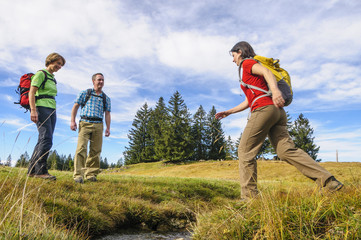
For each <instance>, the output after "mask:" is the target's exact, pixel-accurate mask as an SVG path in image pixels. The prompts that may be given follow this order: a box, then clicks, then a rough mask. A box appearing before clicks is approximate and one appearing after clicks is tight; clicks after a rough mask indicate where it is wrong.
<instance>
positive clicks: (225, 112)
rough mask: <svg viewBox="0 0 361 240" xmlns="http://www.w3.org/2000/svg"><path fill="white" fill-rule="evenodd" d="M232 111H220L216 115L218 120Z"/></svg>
mask: <svg viewBox="0 0 361 240" xmlns="http://www.w3.org/2000/svg"><path fill="white" fill-rule="evenodd" d="M229 114H230V113H229V112H228V111H223V112H218V113H216V115H215V117H216V119H217V120H221V119H223V118H225V117H227V116H228V115H229Z"/></svg>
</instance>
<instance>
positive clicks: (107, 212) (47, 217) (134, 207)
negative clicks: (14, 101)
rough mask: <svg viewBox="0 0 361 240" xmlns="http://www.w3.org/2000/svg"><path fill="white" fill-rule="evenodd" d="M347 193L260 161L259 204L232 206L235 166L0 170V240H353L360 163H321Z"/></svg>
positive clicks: (360, 219) (360, 218)
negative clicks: (153, 236) (131, 239)
mask: <svg viewBox="0 0 361 240" xmlns="http://www.w3.org/2000/svg"><path fill="white" fill-rule="evenodd" d="M321 165H322V166H324V167H325V168H326V169H327V170H329V171H330V172H331V173H333V174H334V175H335V176H336V177H337V178H338V179H339V180H340V181H342V182H343V183H344V184H345V185H346V187H345V189H344V190H343V191H341V192H338V193H336V194H327V193H322V192H320V191H319V190H318V189H317V188H316V185H315V184H314V183H313V182H312V181H311V180H309V179H307V178H306V177H304V176H303V175H302V174H300V173H299V172H298V171H297V170H296V169H295V168H294V167H292V166H290V165H288V164H286V163H284V162H271V161H269V162H259V164H258V170H259V188H260V190H261V195H260V198H258V199H257V200H254V201H251V202H248V203H242V202H240V201H239V200H240V199H239V195H240V187H239V183H238V178H239V176H238V162H237V161H213V162H197V163H189V164H179V165H174V164H165V163H163V162H157V163H143V164H137V165H132V166H128V167H123V168H120V169H109V170H106V171H104V172H102V173H101V174H100V175H99V177H98V180H99V181H98V182H94V183H93V182H86V183H85V184H83V185H80V184H75V183H74V182H73V180H72V173H70V172H60V171H52V172H51V173H52V174H54V175H56V176H57V178H58V180H57V181H56V182H49V181H43V180H41V179H33V178H27V177H26V169H21V168H9V167H0V201H1V203H0V238H2V239H13V238H16V239H19V238H21V239H34V238H36V239H87V238H93V237H96V236H101V235H105V234H109V233H115V232H118V231H120V230H122V229H128V228H138V229H144V230H150V231H168V230H172V231H175V230H182V229H185V228H186V229H188V230H189V231H191V232H193V238H194V239H252V238H255V239H265V238H267V239H357V238H361V231H360V230H359V229H361V226H360V223H361V204H360V202H359V199H360V197H361V194H360V178H361V163H321Z"/></svg>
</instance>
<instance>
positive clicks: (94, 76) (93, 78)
mask: <svg viewBox="0 0 361 240" xmlns="http://www.w3.org/2000/svg"><path fill="white" fill-rule="evenodd" d="M98 75H101V76H103V77H104V75H103V73H94V74H93V76H92V80H93V81H94V80H95V78H96V77H97V76H98Z"/></svg>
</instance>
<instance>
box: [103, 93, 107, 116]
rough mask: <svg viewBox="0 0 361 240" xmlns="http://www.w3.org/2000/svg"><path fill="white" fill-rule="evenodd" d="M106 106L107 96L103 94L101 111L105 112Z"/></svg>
mask: <svg viewBox="0 0 361 240" xmlns="http://www.w3.org/2000/svg"><path fill="white" fill-rule="evenodd" d="M106 105H107V95H106V94H105V92H103V111H104V112H105V106H106Z"/></svg>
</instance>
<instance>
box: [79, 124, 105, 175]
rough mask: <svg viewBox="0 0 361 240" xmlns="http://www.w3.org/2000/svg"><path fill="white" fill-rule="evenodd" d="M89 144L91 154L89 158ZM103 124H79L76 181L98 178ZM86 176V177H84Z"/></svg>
mask: <svg viewBox="0 0 361 240" xmlns="http://www.w3.org/2000/svg"><path fill="white" fill-rule="evenodd" d="M88 142H90V144H89V154H88V156H87V150H88ZM102 144H103V123H88V122H83V121H81V122H80V123H79V135H78V146H77V148H76V152H75V157H74V175H73V177H74V179H76V178H80V177H81V178H83V177H84V176H85V178H90V177H96V176H97V174H98V173H99V169H100V153H101V151H102ZM83 175H84V176H83Z"/></svg>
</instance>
